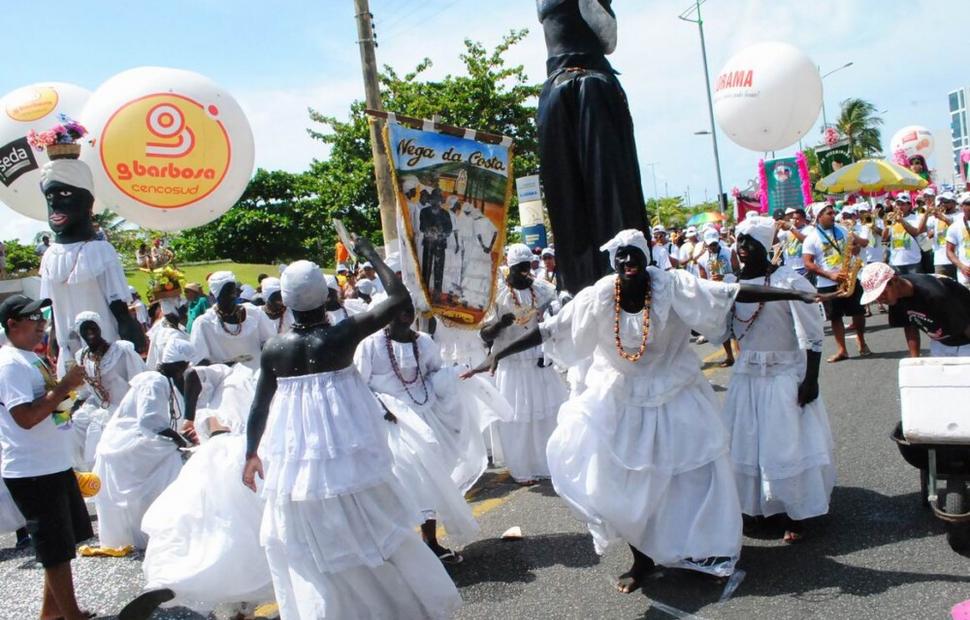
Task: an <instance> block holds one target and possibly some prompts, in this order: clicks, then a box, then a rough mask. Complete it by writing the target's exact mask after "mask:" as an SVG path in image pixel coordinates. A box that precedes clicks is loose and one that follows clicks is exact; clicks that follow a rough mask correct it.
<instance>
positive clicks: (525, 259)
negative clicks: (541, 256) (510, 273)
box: [505, 243, 532, 267]
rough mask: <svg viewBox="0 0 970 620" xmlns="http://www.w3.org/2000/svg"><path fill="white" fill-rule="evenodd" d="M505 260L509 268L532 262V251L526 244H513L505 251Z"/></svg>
mask: <svg viewBox="0 0 970 620" xmlns="http://www.w3.org/2000/svg"><path fill="white" fill-rule="evenodd" d="M505 259H506V262H508V264H509V267H511V266H512V265H518V264H519V263H531V262H532V250H530V249H529V246H527V245H526V244H524V243H513V244H512V245H510V246H509V247H508V248H506V250H505Z"/></svg>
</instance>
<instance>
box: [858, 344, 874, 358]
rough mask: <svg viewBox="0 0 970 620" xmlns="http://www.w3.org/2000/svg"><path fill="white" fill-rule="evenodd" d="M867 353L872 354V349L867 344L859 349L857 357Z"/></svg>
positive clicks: (864, 355)
mask: <svg viewBox="0 0 970 620" xmlns="http://www.w3.org/2000/svg"><path fill="white" fill-rule="evenodd" d="M869 355H872V351H871V350H870V349H869V346H868V345H866V346H864V347H862V348H861V349H859V357H867V356H869Z"/></svg>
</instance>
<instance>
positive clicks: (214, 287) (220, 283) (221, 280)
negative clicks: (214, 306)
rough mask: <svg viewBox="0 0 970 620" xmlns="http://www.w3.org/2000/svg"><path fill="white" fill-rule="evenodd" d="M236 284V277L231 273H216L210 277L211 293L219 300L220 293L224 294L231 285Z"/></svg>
mask: <svg viewBox="0 0 970 620" xmlns="http://www.w3.org/2000/svg"><path fill="white" fill-rule="evenodd" d="M235 283H236V275H235V274H234V273H233V272H231V271H216V272H214V273H213V274H212V275H210V276H209V280H208V284H209V292H211V293H212V295H213V296H214V297H216V298H217V299H218V297H219V293H221V292H222V289H224V288H225V287H226V286H227V285H229V284H235Z"/></svg>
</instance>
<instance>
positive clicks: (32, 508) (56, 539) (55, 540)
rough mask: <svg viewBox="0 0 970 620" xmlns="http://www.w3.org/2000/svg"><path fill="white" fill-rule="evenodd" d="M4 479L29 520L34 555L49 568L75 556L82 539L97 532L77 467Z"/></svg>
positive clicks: (25, 517) (18, 506) (11, 494)
mask: <svg viewBox="0 0 970 620" xmlns="http://www.w3.org/2000/svg"><path fill="white" fill-rule="evenodd" d="M3 482H4V484H6V485H7V489H8V490H9V491H10V496H11V497H12V498H13V501H14V503H15V504H16V505H17V508H19V509H20V512H21V513H23V515H24V519H26V521H27V531H28V532H29V533H30V540H31V543H33V546H34V557H36V558H37V561H38V562H40V563H41V565H42V566H44V567H45V568H47V567H50V566H57V565H58V564H63V563H64V562H69V561H71V560H73V559H74V558H75V557H76V554H75V551H76V547H77V545H78V543H80V542H81V541H84V540H87V539H88V538H91V537H92V536H94V530H93V529H92V528H91V518H90V517H89V516H88V509H87V506H85V505H84V499H83V498H82V497H81V489H79V488H78V486H77V478H76V477H75V476H74V471H73V470H70V469H68V470H65V471H62V472H58V473H56V474H47V475H46V476H33V477H29V478H4V479H3Z"/></svg>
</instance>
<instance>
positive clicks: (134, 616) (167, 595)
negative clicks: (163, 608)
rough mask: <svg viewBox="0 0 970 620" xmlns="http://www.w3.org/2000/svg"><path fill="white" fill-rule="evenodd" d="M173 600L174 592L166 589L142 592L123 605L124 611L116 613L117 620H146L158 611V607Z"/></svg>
mask: <svg viewBox="0 0 970 620" xmlns="http://www.w3.org/2000/svg"><path fill="white" fill-rule="evenodd" d="M173 598H175V592H172V591H171V590H169V589H168V588H163V589H161V590H149V591H148V592H143V593H142V594H140V595H139V596H138V597H137V598H135V599H134V600H133V601H131V602H130V603H128V604H127V605H125V607H124V609H122V610H121V612H119V613H118V620H148V617H149V616H151V615H152V612H153V611H155V610H156V609H158V606H159V605H161V604H162V603H165V602H168V601H170V600H172V599H173Z"/></svg>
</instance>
